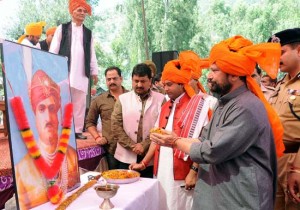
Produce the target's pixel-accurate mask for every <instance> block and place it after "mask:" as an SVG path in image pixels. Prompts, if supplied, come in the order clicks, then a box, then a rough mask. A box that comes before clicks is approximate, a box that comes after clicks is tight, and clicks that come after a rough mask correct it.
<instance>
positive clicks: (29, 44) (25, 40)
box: [21, 37, 41, 49]
mask: <svg viewBox="0 0 300 210" xmlns="http://www.w3.org/2000/svg"><path fill="white" fill-rule="evenodd" d="M21 44H23V45H26V46H29V47H33V48H37V49H41V45H40V43H39V42H38V43H37V44H36V45H33V44H32V43H31V42H30V41H29V40H28V39H27V38H26V37H25V38H24V39H23V40H22V42H21Z"/></svg>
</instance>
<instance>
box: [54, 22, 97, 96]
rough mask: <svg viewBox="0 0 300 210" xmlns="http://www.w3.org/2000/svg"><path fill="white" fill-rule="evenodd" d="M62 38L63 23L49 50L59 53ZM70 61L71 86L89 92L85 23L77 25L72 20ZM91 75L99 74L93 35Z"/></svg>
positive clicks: (57, 30)
mask: <svg viewBox="0 0 300 210" xmlns="http://www.w3.org/2000/svg"><path fill="white" fill-rule="evenodd" d="M61 38H62V25H59V26H58V27H57V29H56V31H55V34H54V36H53V39H52V42H51V45H50V49H49V52H52V53H55V54H58V52H59V48H60V42H61ZM71 43H72V44H71V62H70V75H69V76H70V86H71V87H73V88H76V89H78V90H81V91H83V92H85V93H87V89H88V82H89V80H88V78H87V77H86V75H85V66H84V49H83V25H80V26H76V24H75V23H74V22H72V41H71ZM90 65H91V75H98V64H97V59H96V53H95V48H94V41H93V37H92V40H91V63H90Z"/></svg>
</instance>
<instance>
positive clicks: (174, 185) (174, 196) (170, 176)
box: [157, 95, 193, 210]
mask: <svg viewBox="0 0 300 210" xmlns="http://www.w3.org/2000/svg"><path fill="white" fill-rule="evenodd" d="M182 96H183V95H181V96H179V97H178V98H177V99H176V100H175V101H174V105H173V108H172V110H171V114H170V116H169V120H168V124H167V126H166V129H165V130H167V131H172V130H173V118H174V111H175V107H176V104H177V103H178V102H179V100H180V98H181V97H182ZM173 171H174V170H173V149H172V148H169V147H164V146H161V147H160V154H159V162H158V171H157V179H158V180H159V196H160V206H159V210H190V209H191V208H192V204H193V190H191V191H187V190H185V188H184V187H183V188H181V187H180V186H184V185H185V181H184V180H174V172H173Z"/></svg>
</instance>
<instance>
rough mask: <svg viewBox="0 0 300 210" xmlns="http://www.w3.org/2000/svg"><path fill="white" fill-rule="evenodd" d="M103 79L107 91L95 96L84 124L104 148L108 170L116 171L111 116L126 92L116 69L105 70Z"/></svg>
mask: <svg viewBox="0 0 300 210" xmlns="http://www.w3.org/2000/svg"><path fill="white" fill-rule="evenodd" d="M105 79H106V86H107V88H108V91H106V92H104V93H102V94H101V95H99V96H97V97H96V98H95V99H94V100H93V101H92V103H91V106H90V108H89V112H88V115H87V118H86V121H85V123H86V128H87V130H88V132H89V133H90V134H91V135H92V137H93V138H94V139H95V141H96V142H97V143H98V144H99V145H101V146H103V147H104V149H105V156H106V158H107V163H108V167H109V169H117V168H118V164H119V161H118V160H116V159H115V158H114V154H115V150H116V146H117V139H115V138H114V137H113V134H112V130H111V114H112V112H113V109H114V105H115V102H116V101H117V100H118V98H119V96H120V95H121V94H123V93H126V92H128V91H127V90H126V89H125V88H124V87H123V86H122V82H123V77H122V75H121V70H120V69H119V68H118V67H116V66H113V67H109V68H107V69H106V70H105ZM99 117H100V118H101V123H102V131H101V132H98V131H97V123H98V118H99Z"/></svg>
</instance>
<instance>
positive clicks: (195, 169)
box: [191, 164, 198, 173]
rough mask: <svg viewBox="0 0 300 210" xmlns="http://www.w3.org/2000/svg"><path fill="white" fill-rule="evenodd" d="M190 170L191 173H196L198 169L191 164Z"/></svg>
mask: <svg viewBox="0 0 300 210" xmlns="http://www.w3.org/2000/svg"><path fill="white" fill-rule="evenodd" d="M191 169H192V170H193V171H195V172H196V173H198V168H197V167H195V166H194V165H193V164H192V165H191Z"/></svg>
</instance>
